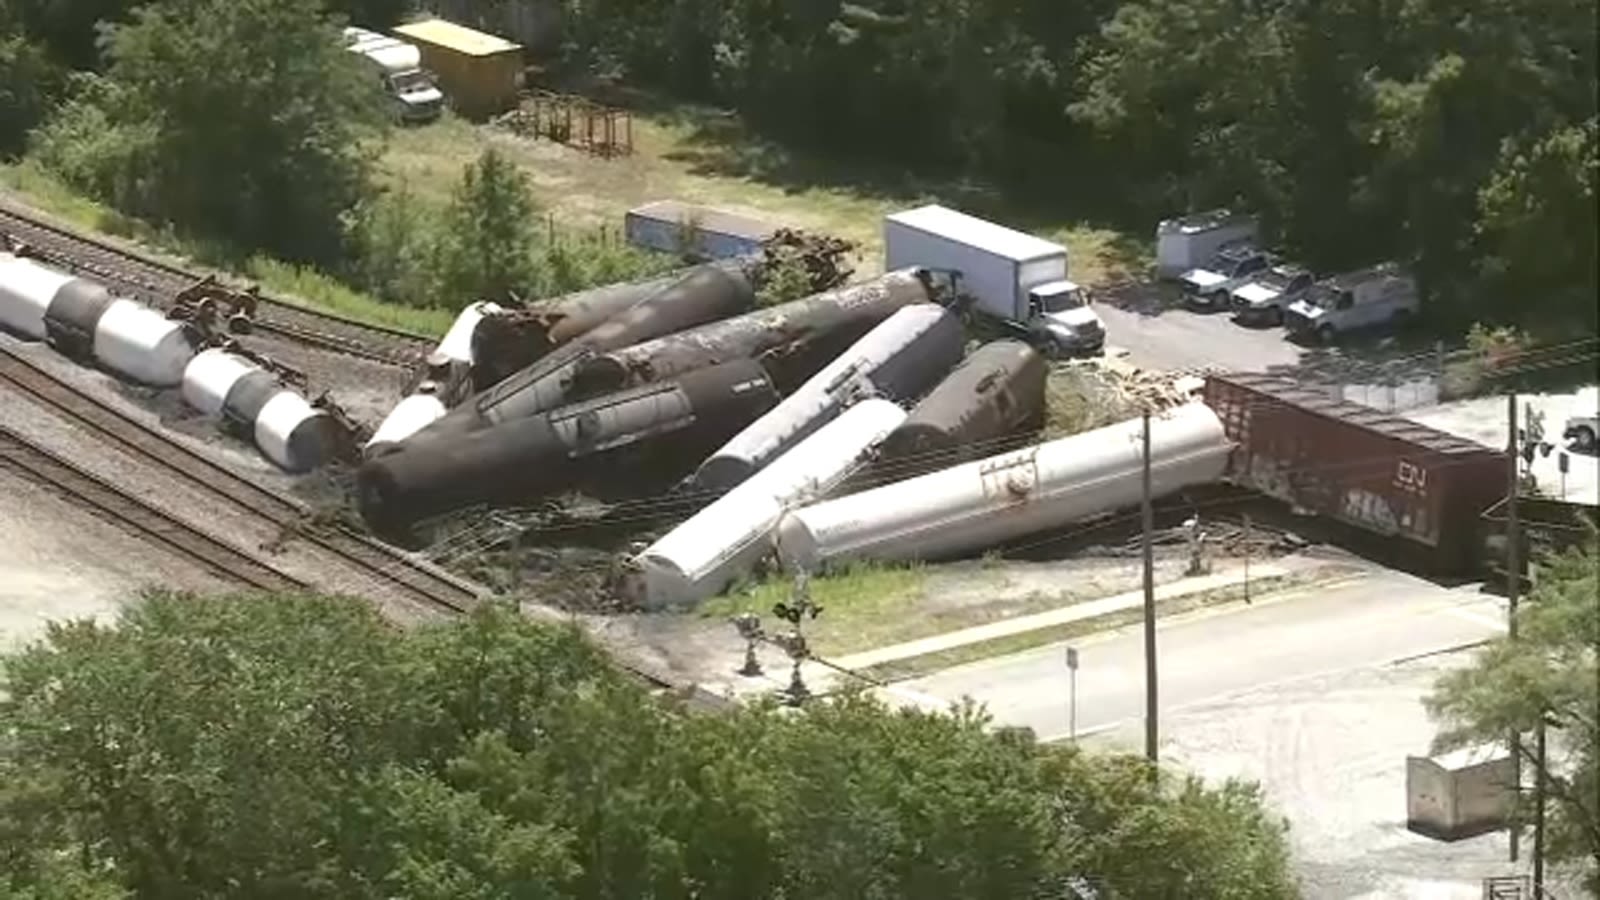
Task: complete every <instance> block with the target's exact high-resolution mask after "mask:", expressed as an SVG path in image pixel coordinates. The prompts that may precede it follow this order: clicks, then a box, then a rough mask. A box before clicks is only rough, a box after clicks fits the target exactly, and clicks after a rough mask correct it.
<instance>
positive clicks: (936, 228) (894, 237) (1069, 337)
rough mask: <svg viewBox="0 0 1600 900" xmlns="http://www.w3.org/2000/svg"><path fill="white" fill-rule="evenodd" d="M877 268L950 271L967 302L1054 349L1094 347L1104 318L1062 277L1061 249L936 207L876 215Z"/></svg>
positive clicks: (1100, 340) (1101, 343) (1099, 345)
mask: <svg viewBox="0 0 1600 900" xmlns="http://www.w3.org/2000/svg"><path fill="white" fill-rule="evenodd" d="M883 246H884V269H885V270H886V271H894V270H896V269H907V268H922V269H928V270H933V271H943V272H950V273H953V274H954V275H955V276H956V286H957V290H958V292H960V293H961V294H963V295H965V296H967V297H969V298H971V300H972V303H973V309H974V310H975V311H976V312H978V313H980V314H982V315H986V316H989V317H991V318H993V319H996V320H998V321H999V322H1002V323H1007V324H1009V325H1010V326H1012V329H1013V330H1015V331H1018V332H1019V333H1020V335H1021V336H1023V337H1025V338H1027V339H1028V340H1029V341H1030V342H1032V343H1034V345H1035V346H1038V347H1039V348H1040V349H1041V350H1043V351H1045V352H1046V353H1048V354H1050V355H1052V356H1054V355H1064V354H1073V353H1099V352H1100V351H1101V350H1102V349H1104V347H1105V337H1106V330H1105V323H1104V322H1102V321H1100V316H1099V315H1097V314H1096V313H1095V311H1094V307H1093V305H1092V302H1091V299H1090V296H1089V292H1088V291H1086V290H1085V289H1084V288H1083V287H1081V286H1079V285H1077V284H1075V283H1073V282H1072V281H1069V280H1067V248H1066V247H1063V246H1061V245H1060V244H1056V243H1053V242H1051V241H1047V240H1044V239H1043V238H1037V237H1034V236H1033V235H1031V234H1024V233H1023V232H1020V231H1015V230H1013V229H1010V228H1006V227H1005V226H1003V225H996V224H994V223H993V222H986V221H984V220H983V219H979V218H976V217H974V216H969V215H966V214H965V213H961V212H957V211H955V210H952V209H946V208H944V207H942V206H923V207H918V208H917V209H912V210H907V211H905V212H899V213H894V214H893V215H890V216H887V217H885V218H884V220H883Z"/></svg>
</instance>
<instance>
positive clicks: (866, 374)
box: [695, 303, 964, 491]
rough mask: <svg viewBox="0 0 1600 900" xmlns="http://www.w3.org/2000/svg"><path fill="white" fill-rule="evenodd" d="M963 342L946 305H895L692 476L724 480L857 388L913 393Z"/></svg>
mask: <svg viewBox="0 0 1600 900" xmlns="http://www.w3.org/2000/svg"><path fill="white" fill-rule="evenodd" d="M963 344H964V337H963V334H962V329H961V322H960V320H959V319H958V318H957V317H956V316H955V315H954V314H953V313H951V312H950V311H949V310H948V309H945V308H944V307H942V306H939V305H937V304H933V303H918V304H914V305H912V306H907V307H904V308H902V309H900V310H899V311H898V312H896V313H895V314H894V315H892V316H890V317H889V318H887V319H885V320H884V321H883V322H882V323H880V324H879V325H878V326H877V327H875V328H873V329H872V330H871V331H869V332H867V334H866V336H864V337H862V338H861V339H860V340H858V341H856V342H855V343H854V344H851V345H850V347H849V349H847V350H845V352H844V353H842V354H840V355H839V356H838V357H837V358H836V359H834V361H833V362H831V363H829V364H828V365H827V366H826V367H824V368H823V370H822V371H820V372H818V373H817V374H816V375H813V376H812V377H811V378H810V379H809V380H807V381H806V383H805V384H803V385H801V386H800V387H799V389H797V390H796V391H795V392H794V393H793V394H790V395H789V396H788V397H786V398H785V399H784V401H783V402H782V403H780V404H778V406H777V408H775V409H773V410H772V411H771V412H769V413H767V414H766V415H764V416H762V417H761V418H760V419H757V420H756V421H755V422H753V423H752V424H751V425H750V427H748V428H746V429H745V430H744V431H741V432H740V433H739V434H738V435H737V436H735V437H734V438H733V439H732V440H730V441H728V443H727V444H725V445H724V446H723V447H722V448H721V449H719V450H718V451H717V452H716V453H714V454H712V455H711V457H710V458H709V459H707V460H706V461H705V462H704V463H702V464H701V465H700V468H699V470H698V471H697V472H696V473H695V482H696V483H697V484H698V485H699V486H700V487H701V488H702V489H705V490H712V491H726V490H728V489H730V488H732V487H733V486H734V485H737V484H738V483H739V482H741V481H743V480H745V479H746V478H748V477H750V475H751V474H753V473H754V472H756V471H757V470H758V469H760V468H761V467H762V466H765V465H766V464H767V463H769V462H771V461H772V460H773V459H775V458H777V456H778V455H779V454H781V453H783V452H784V451H785V450H787V449H789V448H790V447H792V446H794V445H795V444H796V443H798V442H799V441H801V440H803V439H804V438H805V436H806V435H808V434H810V433H811V432H813V431H815V430H817V429H818V428H820V427H822V426H823V425H825V424H827V422H828V421H829V420H830V419H832V418H833V417H835V416H837V415H838V414H839V413H840V412H841V411H843V410H844V409H845V408H846V407H848V406H849V405H850V404H851V403H852V402H854V401H856V400H858V399H862V398H863V397H864V396H870V395H879V396H883V397H886V398H888V399H891V400H895V401H898V402H901V403H907V402H910V401H914V400H915V399H916V398H917V397H920V396H921V395H922V394H923V393H924V392H926V391H927V390H928V389H929V388H930V387H932V386H933V385H934V384H935V383H937V382H938V380H939V379H940V378H941V377H943V376H944V375H945V373H947V372H949V371H950V368H951V367H952V366H954V365H955V364H956V363H957V362H958V361H960V359H961V352H962V350H963Z"/></svg>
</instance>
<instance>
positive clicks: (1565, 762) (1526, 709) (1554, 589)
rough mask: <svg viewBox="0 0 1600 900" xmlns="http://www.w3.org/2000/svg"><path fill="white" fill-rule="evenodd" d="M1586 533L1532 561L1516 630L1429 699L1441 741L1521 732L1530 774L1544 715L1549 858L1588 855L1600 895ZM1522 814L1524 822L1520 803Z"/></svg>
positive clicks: (1594, 637)
mask: <svg viewBox="0 0 1600 900" xmlns="http://www.w3.org/2000/svg"><path fill="white" fill-rule="evenodd" d="M1590 540H1591V543H1590V544H1589V545H1588V546H1583V547H1579V548H1576V549H1573V550H1569V551H1567V552H1566V553H1563V554H1562V555H1560V556H1557V557H1555V558H1553V559H1550V560H1548V561H1546V562H1545V563H1544V564H1542V565H1540V566H1539V567H1538V577H1537V579H1536V584H1535V586H1534V589H1533V591H1532V593H1531V594H1530V595H1529V596H1528V597H1527V599H1526V600H1525V601H1524V602H1523V604H1522V605H1521V606H1520V607H1519V608H1518V610H1517V639H1516V640H1511V639H1510V638H1499V639H1496V640H1495V641H1493V642H1492V643H1491V644H1490V645H1489V646H1488V647H1486V648H1485V649H1484V650H1483V651H1482V652H1481V653H1480V654H1479V655H1478V657H1477V659H1476V660H1475V661H1474V662H1473V664H1472V665H1470V666H1468V667H1466V668H1463V669H1460V670H1457V671H1454V672H1450V673H1448V674H1447V675H1445V676H1444V677H1443V678H1442V679H1440V681H1439V684H1438V685H1437V686H1436V688H1435V691H1434V693H1433V695H1432V696H1431V697H1430V698H1429V700H1428V706H1429V709H1430V710H1431V711H1432V712H1433V713H1434V715H1436V716H1438V717H1439V718H1440V719H1441V720H1442V721H1443V723H1444V724H1445V726H1446V727H1445V730H1444V731H1443V732H1441V734H1440V736H1439V739H1438V747H1439V749H1449V748H1455V747H1461V746H1466V745H1469V744H1477V743H1503V742H1504V741H1505V738H1506V735H1508V734H1513V733H1515V734H1521V735H1524V739H1523V740H1522V741H1521V742H1520V749H1521V752H1522V754H1523V756H1522V768H1523V771H1524V772H1525V773H1529V775H1528V776H1527V777H1528V780H1529V781H1531V780H1532V779H1533V778H1534V777H1537V775H1538V760H1537V758H1536V757H1534V756H1533V755H1532V750H1533V747H1534V742H1533V741H1532V740H1531V739H1529V738H1528V737H1527V736H1528V735H1531V734H1532V732H1533V731H1534V729H1535V728H1536V727H1537V726H1538V724H1539V721H1540V719H1541V718H1542V719H1544V720H1545V723H1546V727H1547V729H1548V740H1547V746H1548V747H1549V748H1550V749H1549V753H1548V755H1547V762H1546V764H1545V767H1544V769H1543V774H1544V782H1545V785H1546V789H1547V792H1548V795H1549V798H1550V811H1549V819H1548V822H1549V826H1548V827H1549V838H1548V842H1547V845H1546V846H1547V852H1548V858H1549V859H1551V860H1554V861H1573V862H1576V863H1578V864H1579V865H1582V864H1583V863H1584V861H1585V860H1587V863H1588V875H1587V881H1588V885H1589V890H1590V891H1592V892H1594V893H1596V894H1600V603H1597V602H1596V601H1595V598H1596V597H1600V551H1597V549H1596V546H1595V545H1594V544H1593V543H1592V542H1593V541H1594V540H1595V536H1594V535H1591V537H1590ZM1520 814H1521V815H1522V824H1523V826H1524V827H1526V825H1527V824H1528V818H1527V816H1526V809H1525V808H1523V809H1522V812H1521V813H1520Z"/></svg>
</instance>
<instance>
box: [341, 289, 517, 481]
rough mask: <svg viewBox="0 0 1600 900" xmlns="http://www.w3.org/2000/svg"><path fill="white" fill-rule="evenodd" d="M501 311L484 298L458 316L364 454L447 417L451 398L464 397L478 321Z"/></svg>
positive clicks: (376, 452) (392, 446) (380, 451)
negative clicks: (463, 382)
mask: <svg viewBox="0 0 1600 900" xmlns="http://www.w3.org/2000/svg"><path fill="white" fill-rule="evenodd" d="M499 311H500V307H499V306H498V305H496V304H494V303H489V302H487V301H481V302H478V303H473V304H469V305H468V306H467V308H466V309H463V310H462V311H461V314H460V315H458V316H456V320H455V321H454V322H452V323H451V324H450V330H448V331H446V332H445V335H444V337H443V338H442V339H440V341H439V345H438V346H437V347H435V348H434V350H433V352H432V353H430V354H428V361H427V366H426V368H425V370H424V371H423V373H422V380H421V381H420V382H418V384H417V386H416V388H415V389H414V390H412V391H411V392H410V393H409V394H407V395H406V396H405V397H403V398H401V400H400V402H399V403H397V404H395V406H394V408H393V409H392V410H390V411H389V414H388V415H387V416H384V418H383V422H382V423H380V424H379V425H378V429H377V430H376V431H374V432H373V434H372V437H371V439H370V440H368V441H367V444H366V446H365V447H363V448H362V453H363V454H365V455H366V456H368V457H372V456H381V455H383V454H384V453H388V452H391V451H393V450H394V449H395V448H396V447H398V446H399V445H400V442H401V441H404V440H406V439H407V438H409V437H411V436H412V435H413V434H416V433H417V432H418V431H421V430H422V429H423V428H426V427H427V426H429V425H431V424H433V423H434V422H436V421H438V420H439V419H442V418H444V414H445V413H446V412H448V411H449V409H450V401H451V399H452V398H454V397H459V396H460V393H459V390H460V388H461V387H462V386H463V385H462V383H461V382H462V380H463V378H464V373H465V372H467V371H470V369H471V366H472V353H473V346H474V345H473V340H472V336H473V334H474V332H475V331H476V330H477V327H478V324H479V323H480V322H482V321H483V320H484V318H485V317H486V316H491V315H494V314H495V313H497V312H499Z"/></svg>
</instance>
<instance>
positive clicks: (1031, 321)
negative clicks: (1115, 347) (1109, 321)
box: [1027, 280, 1106, 353]
mask: <svg viewBox="0 0 1600 900" xmlns="http://www.w3.org/2000/svg"><path fill="white" fill-rule="evenodd" d="M1092 302H1093V301H1092V298H1091V297H1090V295H1089V290H1088V289H1087V288H1085V287H1083V286H1081V285H1079V284H1076V283H1074V282H1071V281H1065V280H1059V281H1049V282H1046V283H1044V284H1041V285H1038V286H1036V287H1034V288H1032V289H1030V290H1029V291H1028V323H1027V324H1028V327H1029V330H1030V331H1031V332H1033V333H1034V334H1035V335H1036V336H1038V337H1039V338H1043V339H1045V341H1046V342H1047V344H1046V345H1047V346H1048V347H1049V348H1050V349H1052V350H1055V351H1057V352H1058V353H1097V352H1099V351H1100V350H1103V349H1104V348H1105V343H1106V327H1105V323H1104V322H1101V321H1100V316H1099V315H1098V314H1096V313H1095V311H1094V308H1093V306H1092V305H1091V304H1092Z"/></svg>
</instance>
